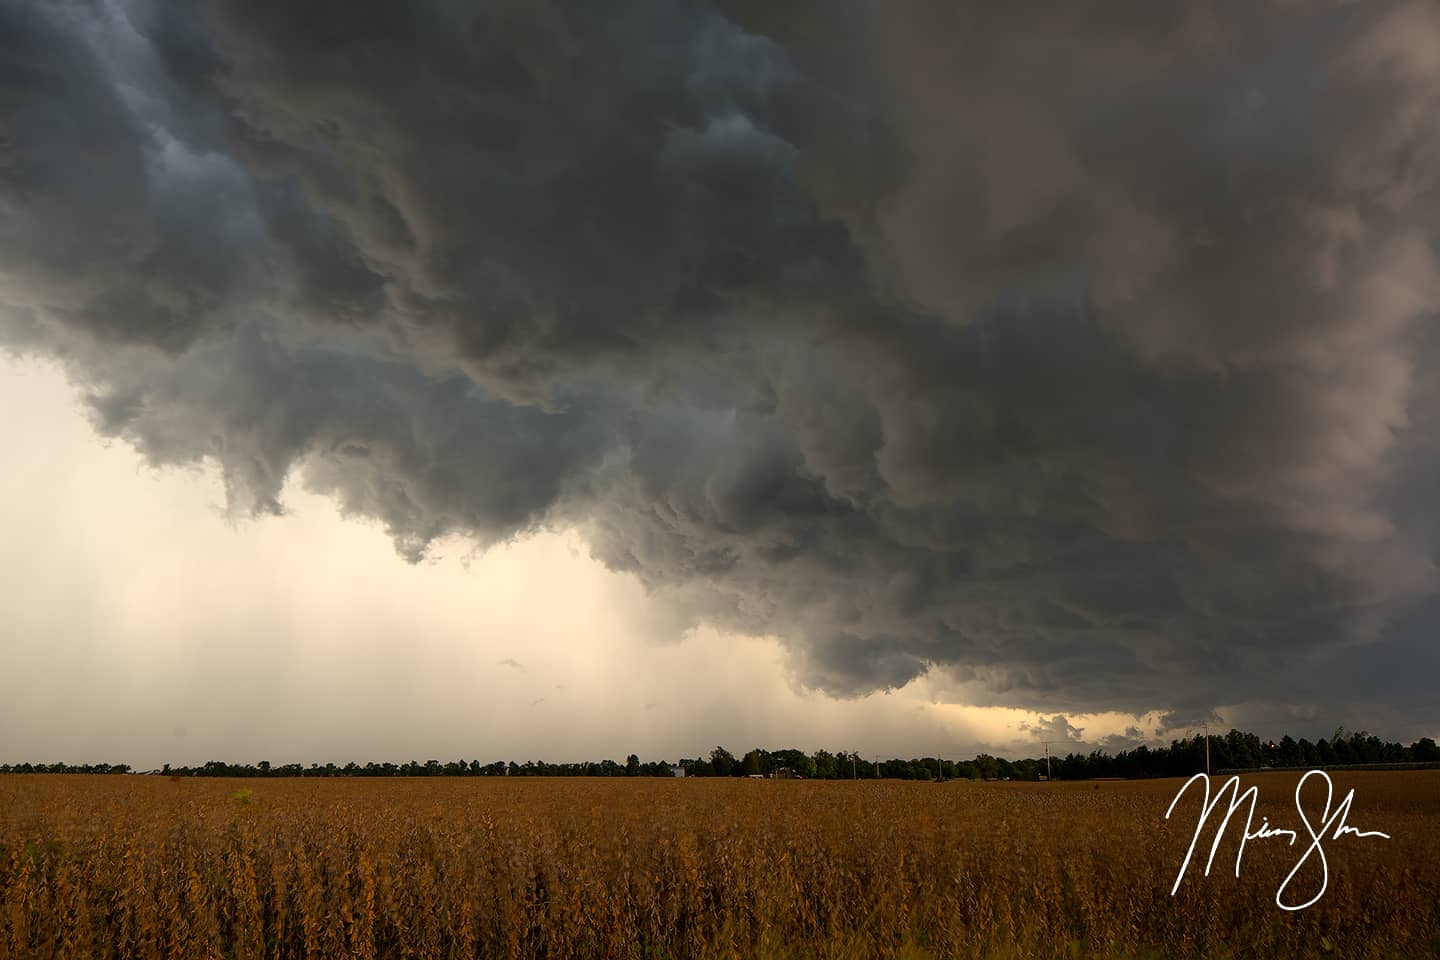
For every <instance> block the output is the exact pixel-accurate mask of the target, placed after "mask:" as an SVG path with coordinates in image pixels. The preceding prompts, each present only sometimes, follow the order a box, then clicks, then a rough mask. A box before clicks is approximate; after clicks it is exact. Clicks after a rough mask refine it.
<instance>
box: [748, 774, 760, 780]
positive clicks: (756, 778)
mask: <svg viewBox="0 0 1440 960" xmlns="http://www.w3.org/2000/svg"><path fill="white" fill-rule="evenodd" d="M745 777H746V779H749V780H764V779H765V774H763V773H747V774H746V775H745Z"/></svg>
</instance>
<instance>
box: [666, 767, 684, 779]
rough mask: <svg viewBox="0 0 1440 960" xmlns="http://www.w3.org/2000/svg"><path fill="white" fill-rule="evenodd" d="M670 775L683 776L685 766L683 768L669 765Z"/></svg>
mask: <svg viewBox="0 0 1440 960" xmlns="http://www.w3.org/2000/svg"><path fill="white" fill-rule="evenodd" d="M670 776H672V777H683V776H685V768H684V767H671V768H670Z"/></svg>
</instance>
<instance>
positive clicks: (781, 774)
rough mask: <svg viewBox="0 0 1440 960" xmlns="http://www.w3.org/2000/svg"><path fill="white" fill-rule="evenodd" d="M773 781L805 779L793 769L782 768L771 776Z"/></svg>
mask: <svg viewBox="0 0 1440 960" xmlns="http://www.w3.org/2000/svg"><path fill="white" fill-rule="evenodd" d="M770 779H772V780H804V779H805V777H804V776H803V775H801V774H798V773H796V772H795V770H794V769H793V768H791V767H781V768H780V769H778V770H776V771H775V772H773V773H771V774H770Z"/></svg>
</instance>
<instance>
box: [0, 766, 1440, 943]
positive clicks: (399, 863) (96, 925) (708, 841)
mask: <svg viewBox="0 0 1440 960" xmlns="http://www.w3.org/2000/svg"><path fill="white" fill-rule="evenodd" d="M1333 776H1334V780H1335V785H1336V787H1337V797H1336V800H1337V801H1338V800H1339V799H1340V797H1341V796H1343V794H1344V791H1345V790H1348V789H1349V788H1351V787H1354V788H1355V790H1356V798H1355V803H1354V807H1353V808H1352V810H1351V812H1350V816H1349V818H1348V821H1349V823H1350V824H1351V825H1353V826H1356V827H1359V828H1361V829H1364V830H1382V831H1385V832H1387V833H1389V834H1390V835H1391V838H1392V839H1390V840H1388V841H1385V840H1380V839H1377V838H1358V837H1354V836H1346V837H1342V838H1340V839H1338V840H1334V841H1332V842H1327V843H1326V844H1325V846H1324V851H1325V853H1326V857H1327V867H1328V882H1329V886H1328V889H1327V891H1326V893H1325V895H1324V897H1323V898H1322V899H1321V900H1320V901H1319V902H1318V903H1317V904H1316V905H1314V906H1312V907H1310V908H1309V909H1306V910H1302V911H1298V912H1285V911H1281V910H1280V909H1279V908H1277V906H1276V905H1275V902H1274V900H1275V891H1276V888H1277V887H1278V886H1279V884H1280V881H1281V880H1282V879H1283V878H1284V876H1285V874H1286V873H1287V872H1288V871H1289V869H1290V867H1291V866H1292V865H1293V863H1294V862H1295V861H1296V860H1298V858H1299V854H1298V852H1297V850H1298V848H1291V847H1289V846H1287V844H1286V843H1285V841H1284V840H1283V839H1275V838H1271V839H1256V840H1252V841H1250V843H1249V845H1248V846H1247V848H1246V852H1245V857H1244V860H1243V864H1242V869H1241V877H1240V879H1238V880H1237V879H1236V878H1235V877H1234V875H1233V871H1234V851H1235V848H1236V841H1235V840H1233V839H1231V840H1227V841H1225V842H1224V843H1223V844H1222V847H1221V850H1220V854H1219V856H1217V859H1216V863H1215V866H1214V868H1213V869H1212V871H1211V875H1210V876H1209V877H1208V878H1207V877H1203V876H1201V875H1200V874H1201V869H1202V868H1203V860H1204V856H1205V853H1206V850H1207V849H1208V838H1207V842H1206V843H1205V844H1203V845H1202V847H1203V849H1197V853H1196V856H1197V858H1198V859H1199V861H1200V862H1199V863H1196V864H1194V865H1192V867H1191V870H1190V873H1189V874H1188V875H1187V878H1186V880H1185V881H1184V883H1182V885H1181V887H1180V890H1179V893H1178V894H1177V895H1176V896H1174V897H1172V896H1171V894H1170V888H1171V885H1172V883H1173V882H1174V879H1175V875H1176V872H1177V871H1178V869H1179V866H1180V862H1181V860H1182V859H1183V856H1184V853H1185V850H1186V848H1187V847H1188V846H1189V844H1190V840H1191V836H1192V834H1193V832H1194V829H1195V822H1196V817H1197V815H1198V808H1199V799H1198V797H1194V798H1187V800H1186V801H1183V802H1182V806H1183V807H1184V808H1185V811H1187V813H1186V815H1185V816H1183V817H1182V816H1181V814H1180V813H1179V812H1177V814H1176V819H1175V820H1172V821H1171V822H1169V823H1167V822H1166V821H1165V820H1164V819H1163V817H1164V813H1165V809H1166V807H1167V806H1168V805H1169V803H1170V800H1171V798H1172V797H1173V796H1174V794H1175V792H1176V790H1177V789H1178V788H1179V786H1180V784H1181V781H1176V780H1166V781H1148V782H1105V783H1050V784H1045V783H1038V784H1037V783H1024V784H1022V783H976V782H968V781H961V782H949V783H944V784H934V783H900V782H863V781H862V782H816V781H804V782H785V781H764V782H755V781H747V780H738V781H737V780H696V779H691V780H648V779H643V780H642V779H617V780H598V779H592V780H548V779H518V778H508V779H507V778H499V779H491V778H476V779H428V780H358V779H357V780H343V779H342V780H246V781H237V780H204V779H187V780H183V781H178V782H177V781H171V780H168V779H164V778H159V777H138V776H130V777H118V776H115V777H79V776H4V777H0V957H16V958H20V957H51V956H55V957H97V958H98V957H117V958H118V957H141V958H149V957H170V958H202V957H217V958H218V957H227V958H236V960H242V958H256V960H258V958H262V957H302V956H306V957H356V958H369V957H417V958H419V957H557V958H558V957H616V958H620V957H635V958H661V957H675V958H679V957H836V958H840V957H856V958H860V957H875V956H901V957H952V956H953V957H1017V958H1018V957H1075V956H1103V957H1134V956H1163V957H1189V956H1204V957H1226V956H1234V957H1266V958H1268V957H1288V956H1333V957H1411V956H1435V955H1437V952H1440V773H1437V772H1428V771H1427V772H1408V773H1406V772H1385V773H1348V774H1347V773H1336V774H1334V775H1333ZM1295 780H1296V777H1295V776H1294V775H1282V774H1272V775H1265V776H1259V777H1253V778H1247V781H1246V782H1247V784H1248V783H1252V782H1253V783H1256V784H1258V785H1259V786H1260V797H1261V805H1260V810H1259V814H1258V815H1257V817H1256V824H1257V825H1258V824H1259V822H1260V815H1264V816H1265V817H1267V818H1268V820H1269V822H1270V824H1271V826H1285V827H1294V826H1297V825H1298V821H1297V817H1296V814H1295V809H1294V796H1293V790H1294V783H1295ZM1218 785H1219V781H1218V780H1217V781H1216V786H1217V787H1218ZM1307 789H1308V788H1307ZM1320 792H1321V793H1323V790H1322V791H1320ZM1317 796H1318V794H1317ZM1320 799H1321V800H1323V797H1321V798H1320ZM1315 806H1316V807H1317V808H1318V806H1319V801H1317V802H1316V803H1315ZM1240 816H1242V817H1243V814H1242V815H1240ZM1317 819H1318V817H1317ZM1233 832H1235V827H1234V825H1232V828H1231V831H1228V832H1227V836H1228V835H1229V833H1233ZM1302 836H1303V834H1302ZM1305 839H1306V840H1307V841H1308V836H1306V837H1305ZM1310 866H1312V867H1316V869H1315V870H1314V871H1313V872H1312V873H1308V874H1305V873H1302V874H1301V877H1300V879H1299V880H1297V884H1298V886H1297V887H1295V888H1294V889H1295V890H1299V891H1301V892H1302V893H1304V894H1305V895H1306V896H1308V895H1309V892H1312V891H1313V890H1314V889H1315V888H1316V886H1317V885H1318V883H1319V876H1320V874H1319V870H1318V861H1314V862H1312V863H1311V864H1310ZM1307 877H1308V878H1309V879H1310V880H1311V881H1312V882H1310V883H1301V882H1300V880H1304V879H1305V878H1307Z"/></svg>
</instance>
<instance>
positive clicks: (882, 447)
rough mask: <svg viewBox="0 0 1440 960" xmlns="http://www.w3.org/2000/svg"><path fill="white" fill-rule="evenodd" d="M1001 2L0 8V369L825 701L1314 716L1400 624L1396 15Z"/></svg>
mask: <svg viewBox="0 0 1440 960" xmlns="http://www.w3.org/2000/svg"><path fill="white" fill-rule="evenodd" d="M1038 10H1039V8H1036V9H1034V10H1031V9H1028V8H1027V5H1025V4H1020V5H1010V6H1007V7H1006V8H1005V10H1004V11H1003V12H1001V11H1000V10H999V9H998V8H989V7H986V8H979V7H967V6H963V5H962V6H956V5H953V4H940V3H934V4H920V5H909V6H907V8H906V12H905V14H904V15H903V16H902V15H899V14H897V13H895V12H894V11H892V10H890V9H889V8H881V7H878V6H872V5H866V4H859V3H854V4H841V5H834V4H825V5H819V4H795V5H788V4H787V5H784V9H783V10H777V9H775V5H770V4H752V3H749V2H740V0H736V2H730V3H721V4H709V3H702V2H696V3H685V4H680V5H675V4H664V3H658V2H657V3H650V2H639V0H637V2H633V3H628V4H622V5H619V6H615V5H607V6H604V7H599V6H594V5H582V4H565V3H558V2H556V3H540V4H534V3H518V2H498V3H492V4H487V5H484V6H482V7H481V8H478V9H475V8H472V7H470V6H468V5H459V4H453V3H447V2H442V0H431V2H420V3H412V4H404V5H395V4H389V3H363V4H356V3H346V4H343V5H341V4H338V3H312V4H306V5H304V6H303V8H296V7H295V5H293V4H282V3H279V2H270V0H262V2H256V0H246V2H243V3H242V2H239V0H235V2H229V0H213V2H209V3H204V4H198V5H195V7H194V8H190V7H186V8H185V9H179V8H177V7H176V6H175V5H171V4H159V3H153V2H141V0H133V2H130V3H124V2H120V0H115V2H110V3H95V4H87V3H79V2H75V3H60V4H53V5H44V6H40V7H37V6H35V5H33V4H24V3H19V2H15V0H8V2H0V38H3V39H0V44H3V45H4V48H3V50H0V53H3V56H0V63H3V64H4V66H3V67H0V70H3V71H4V72H3V74H0V129H3V130H5V131H6V134H5V139H4V140H3V142H0V160H3V162H0V204H3V211H4V213H5V216H4V217H3V218H0V224H3V226H0V300H3V301H5V302H6V304H7V309H5V310H4V311H3V319H0V324H3V331H4V334H3V335H4V336H5V337H6V339H7V340H8V341H9V342H10V343H11V344H12V345H17V346H20V347H21V348H23V349H28V350H34V351H38V352H44V353H50V354H57V355H60V356H62V357H64V358H65V359H66V360H67V362H68V364H69V367H70V369H71V371H72V375H73V376H74V377H75V378H76V379H77V381H79V382H81V383H82V384H83V385H84V387H85V389H86V391H87V394H88V396H89V402H90V405H91V408H92V410H93V414H94V419H95V422H96V425H97V427H98V429H99V430H100V431H101V432H102V433H104V434H106V435H109V436H116V437H123V438H124V439H125V440H127V441H128V442H130V443H132V444H134V445H135V446H136V447H137V449H139V450H141V451H142V452H144V453H145V454H146V455H147V456H148V457H149V458H150V459H151V460H152V461H153V462H156V463H186V462H194V461H196V460H198V459H202V458H213V459H215V460H216V461H218V462H219V463H220V465H221V466H222V468H223V470H224V473H225V477H226V482H227V487H228V490H229V494H230V497H231V504H232V508H233V509H235V510H237V511H239V512H245V511H269V512H276V511H279V510H281V509H282V506H281V504H280V502H279V496H280V491H281V488H282V485H283V482H284V480H285V478H286V477H287V476H288V475H290V474H291V473H292V472H294V471H296V470H297V469H300V468H303V469H304V471H305V474H306V476H307V478H308V481H309V482H310V483H311V484H312V485H313V486H314V487H315V488H316V489H319V490H322V491H324V492H326V493H329V494H332V495H333V496H335V497H336V499H337V500H338V501H339V502H340V503H341V504H342V505H343V507H344V508H345V509H346V510H347V511H349V512H351V513H354V514H357V515H363V516H368V517H375V518H378V519H380V520H381V521H382V522H383V523H385V524H386V526H387V528H388V529H389V531H390V532H391V534H392V536H393V537H394V539H395V541H396V543H397V546H398V548H399V549H400V550H401V551H403V552H404V553H405V554H406V555H407V556H409V557H412V558H419V557H420V556H423V554H424V552H425V550H426V548H427V545H428V544H429V543H431V542H432V541H434V540H435V539H436V538H438V537H441V536H444V535H446V534H449V533H455V532H459V533H465V534H470V535H473V536H475V537H476V538H477V539H479V540H480V542H482V543H493V542H496V541H499V540H503V539H505V538H508V537H511V536H514V535H516V534H518V533H523V532H525V531H527V530H532V529H536V528H538V527H542V526H547V525H549V526H562V525H577V526H579V527H580V528H581V529H583V530H585V531H586V532H587V535H588V536H589V538H590V542H591V545H592V550H593V551H594V553H595V555H596V556H597V557H599V558H601V559H602V560H603V561H604V562H605V563H607V564H609V565H610V566H612V567H614V568H616V569H621V570H627V571H632V572H634V573H635V574H636V575H637V576H639V577H640V578H641V579H642V580H644V581H645V582H646V584H647V585H649V586H650V587H651V588H652V590H653V591H654V593H655V594H656V596H657V597H659V598H661V599H662V601H663V602H665V603H668V604H670V605H671V606H672V607H673V608H674V610H675V611H676V612H677V618H678V620H677V622H679V623H685V622H690V621H694V620H706V621H710V622H714V623H717V624H720V625H722V626H726V627H731V628H737V629H743V630H750V631H756V632H773V633H776V634H778V635H780V636H781V637H783V638H784V640H785V642H786V643H787V645H788V647H789V649H790V651H791V653H792V658H793V663H794V666H795V669H796V670H797V673H798V675H799V677H800V678H801V679H802V680H803V681H804V682H806V683H808V684H811V685H815V686H819V687H822V688H824V689H826V690H828V691H831V692H834V693H838V694H854V693H861V692H865V691H868V690H873V689H877V688H883V687H893V686H899V685H902V684H904V683H906V682H907V681H909V680H910V679H912V678H914V677H915V676H918V675H920V674H921V673H924V672H925V671H927V670H938V671H941V672H943V673H944V674H946V675H948V676H950V677H951V678H953V681H954V683H955V685H956V689H957V690H962V691H964V695H965V696H966V697H967V698H968V699H971V700H972V701H976V702H987V703H997V704H1009V705H1023V706H1033V707H1039V708H1044V709H1059V710H1069V711H1077V710H1086V709H1090V710H1094V709H1107V708H1108V709H1121V710H1131V711H1135V712H1142V711H1147V710H1152V709H1159V710H1171V711H1174V716H1176V717H1180V716H1186V715H1200V714H1202V713H1205V712H1207V711H1210V710H1212V709H1213V708H1214V707H1215V706H1217V705H1221V704H1234V703H1240V702H1248V701H1259V700H1265V699H1273V700H1275V701H1276V702H1299V701H1301V700H1312V699H1315V698H1317V697H1323V696H1324V695H1326V694H1327V692H1333V691H1334V690H1336V689H1338V685H1339V684H1340V683H1341V681H1342V677H1341V675H1340V674H1339V673H1338V672H1327V668H1326V667H1325V666H1324V665H1325V664H1337V663H1341V662H1343V661H1344V660H1345V658H1346V657H1347V656H1350V655H1351V654H1350V651H1353V650H1355V649H1356V648H1357V646H1364V645H1369V648H1370V649H1386V650H1392V651H1393V650H1400V649H1409V648H1410V647H1413V646H1414V645H1415V644H1417V643H1419V642H1421V641H1418V640H1415V639H1407V637H1408V636H1409V635H1400V634H1397V633H1396V630H1397V629H1398V627H1397V626H1396V624H1404V623H1406V622H1409V621H1407V620H1406V619H1405V617H1406V615H1407V612H1408V611H1410V610H1411V609H1412V608H1413V607H1414V605H1415V603H1416V602H1417V601H1418V600H1419V599H1421V598H1423V597H1426V596H1428V595H1430V594H1431V593H1432V592H1433V590H1434V586H1435V577H1434V569H1433V564H1432V560H1431V549H1432V542H1433V537H1432V536H1431V531H1432V530H1433V516H1434V513H1433V508H1432V507H1430V506H1429V504H1428V502H1427V500H1426V498H1425V497H1424V496H1423V492H1424V491H1425V490H1426V484H1425V482H1424V478H1425V477H1427V476H1430V475H1432V474H1430V473H1428V472H1426V464H1429V463H1434V462H1435V458H1434V454H1433V452H1432V451H1431V448H1430V446H1429V436H1430V434H1429V433H1428V432H1427V429H1426V428H1427V427H1428V426H1429V424H1430V422H1431V421H1430V417H1431V416H1432V415H1433V412H1434V411H1436V410H1437V409H1440V404H1437V403H1436V402H1435V399H1436V396H1435V390H1434V386H1433V384H1432V383H1431V377H1430V375H1429V373H1428V370H1429V365H1428V364H1427V360H1428V359H1429V358H1432V357H1433V356H1434V355H1435V348H1434V344H1433V343H1432V342H1431V341H1432V338H1433V334H1432V333H1431V332H1430V328H1431V326H1432V325H1431V324H1430V323H1429V322H1428V321H1430V320H1432V319H1433V316H1434V311H1435V308H1436V302H1437V297H1440V270H1437V265H1436V261H1435V240H1436V237H1435V233H1434V227H1433V224H1434V221H1435V217H1434V213H1435V188H1436V175H1437V173H1440V163H1437V159H1440V158H1437V154H1436V149H1437V143H1440V141H1437V137H1436V135H1435V134H1434V133H1433V132H1432V129H1433V124H1429V123H1428V122H1426V119H1425V118H1427V117H1428V116H1430V115H1431V114H1432V113H1433V108H1434V106H1435V104H1436V97H1437V94H1440V82H1437V81H1440V53H1437V51H1440V16H1437V14H1436V13H1435V12H1434V10H1433V9H1432V8H1431V7H1430V6H1428V5H1425V4H1419V3H1380V4H1370V5H1364V6H1355V5H1344V6H1340V5H1337V6H1334V7H1330V6H1325V5H1314V6H1305V7H1297V6H1295V5H1290V4H1273V5H1272V4H1250V3H1246V4H1238V3H1237V4H1228V5H1227V4H1221V5H1218V6H1215V7H1213V8H1211V7H1203V8H1202V7H1201V6H1200V5H1193V6H1192V5H1184V6H1181V5H1163V6H1161V5H1153V4H1140V3H1136V4H1121V5H1118V6H1117V5H1113V4H1107V5H1105V6H1104V8H1103V11H1101V10H1092V9H1090V6H1089V5H1086V4H1081V5H1080V6H1077V7H1071V8H1067V9H1066V10H1065V11H1055V10H1053V9H1051V8H1045V11H1046V15H1045V16H1043V17H1041V16H1038V15H1037V12H1038ZM42 51H43V53H42ZM1397 656H1400V655H1399V654H1397ZM1296 664H1302V665H1304V668H1303V669H1294V667H1295V665H1296ZM1394 682H1395V684H1397V688H1396V690H1394V691H1387V690H1386V689H1385V688H1383V687H1379V688H1375V689H1372V690H1371V691H1370V692H1369V693H1368V696H1369V697H1371V698H1372V699H1373V700H1374V701H1376V702H1382V703H1383V702H1385V700H1386V698H1387V697H1391V696H1395V697H1399V696H1402V694H1401V692H1399V687H1401V686H1404V685H1405V684H1407V683H1409V682H1410V681H1409V680H1407V679H1405V678H1403V677H1396V678H1395V680H1394Z"/></svg>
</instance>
